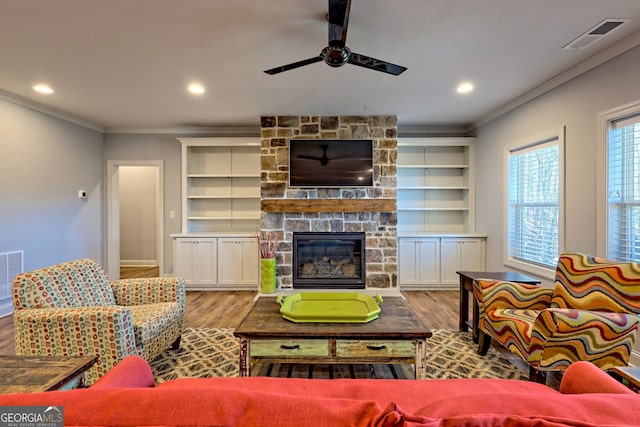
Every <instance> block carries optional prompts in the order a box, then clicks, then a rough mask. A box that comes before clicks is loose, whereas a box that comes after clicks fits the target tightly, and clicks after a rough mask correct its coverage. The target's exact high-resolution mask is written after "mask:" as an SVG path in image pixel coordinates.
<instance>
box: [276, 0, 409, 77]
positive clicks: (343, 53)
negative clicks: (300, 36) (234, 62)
mask: <svg viewBox="0 0 640 427" xmlns="http://www.w3.org/2000/svg"><path fill="white" fill-rule="evenodd" d="M350 9H351V0H329V13H328V15H327V16H328V21H329V45H328V46H327V47H325V48H324V49H322V52H320V55H318V56H314V57H312V58H309V59H304V60H302V61H298V62H293V63H291V64H287V65H282V66H280V67H276V68H271V69H269V70H265V73H267V74H271V75H273V74H278V73H282V72H283V71H289V70H293V69H295V68H300V67H303V66H305V65H309V64H314V63H316V62H320V61H324V62H325V63H326V64H327V65H329V66H331V67H341V66H343V65H344V64H347V63H349V64H353V65H357V66H359V67H364V68H368V69H370V70H375V71H382V72H383V73H388V74H393V75H395V76H397V75H400V74H402V73H403V72H404V71H406V69H407V68H406V67H403V66H401V65H396V64H392V63H390V62H386V61H382V60H380V59H375V58H371V57H369V56H365V55H361V54H359V53H355V52H352V51H351V49H349V48H348V47H347V46H346V41H347V28H348V25H349V11H350Z"/></svg>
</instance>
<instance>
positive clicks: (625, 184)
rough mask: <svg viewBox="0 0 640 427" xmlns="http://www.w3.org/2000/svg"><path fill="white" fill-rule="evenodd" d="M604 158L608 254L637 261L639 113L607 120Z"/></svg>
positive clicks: (639, 226)
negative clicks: (605, 168)
mask: <svg viewBox="0 0 640 427" xmlns="http://www.w3.org/2000/svg"><path fill="white" fill-rule="evenodd" d="M607 161H608V179H607V186H608V188H607V191H608V224H607V227H608V229H607V256H608V257H610V258H613V259H616V260H618V261H640V114H638V115H634V116H630V117H625V118H622V119H620V120H614V121H612V122H611V123H610V129H609V135H608V160H607Z"/></svg>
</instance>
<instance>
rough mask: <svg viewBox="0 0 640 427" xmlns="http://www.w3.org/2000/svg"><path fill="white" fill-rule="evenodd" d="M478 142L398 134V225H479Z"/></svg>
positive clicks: (410, 228) (442, 228)
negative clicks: (477, 222)
mask: <svg viewBox="0 0 640 427" xmlns="http://www.w3.org/2000/svg"><path fill="white" fill-rule="evenodd" d="M474 142H475V138H466V137H465V138H399V139H398V163H397V166H398V231H400V232H402V231H406V232H428V233H473V232H474V231H475V180H474V159H475V154H474Z"/></svg>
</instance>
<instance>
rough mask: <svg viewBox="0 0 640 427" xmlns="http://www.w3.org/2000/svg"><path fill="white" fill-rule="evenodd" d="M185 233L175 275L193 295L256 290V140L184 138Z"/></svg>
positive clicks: (177, 242) (177, 248)
mask: <svg viewBox="0 0 640 427" xmlns="http://www.w3.org/2000/svg"><path fill="white" fill-rule="evenodd" d="M179 140H180V142H181V144H182V233H180V234H174V235H172V236H171V237H173V238H174V272H175V274H176V275H179V276H182V277H184V278H185V282H186V284H187V289H189V290H223V289H256V287H257V286H258V284H259V275H260V271H259V252H258V243H257V241H256V239H255V236H256V233H257V232H258V230H259V229H260V173H261V169H260V141H259V139H258V138H180V139H179Z"/></svg>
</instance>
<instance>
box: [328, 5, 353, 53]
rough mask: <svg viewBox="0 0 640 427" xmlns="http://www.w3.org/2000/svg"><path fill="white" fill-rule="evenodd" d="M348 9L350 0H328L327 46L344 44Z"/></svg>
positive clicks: (342, 45) (347, 24)
mask: <svg viewBox="0 0 640 427" xmlns="http://www.w3.org/2000/svg"><path fill="white" fill-rule="evenodd" d="M350 9H351V0H329V46H332V47H333V46H338V47H344V46H345V45H346V43H347V27H348V26H349V10H350Z"/></svg>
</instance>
